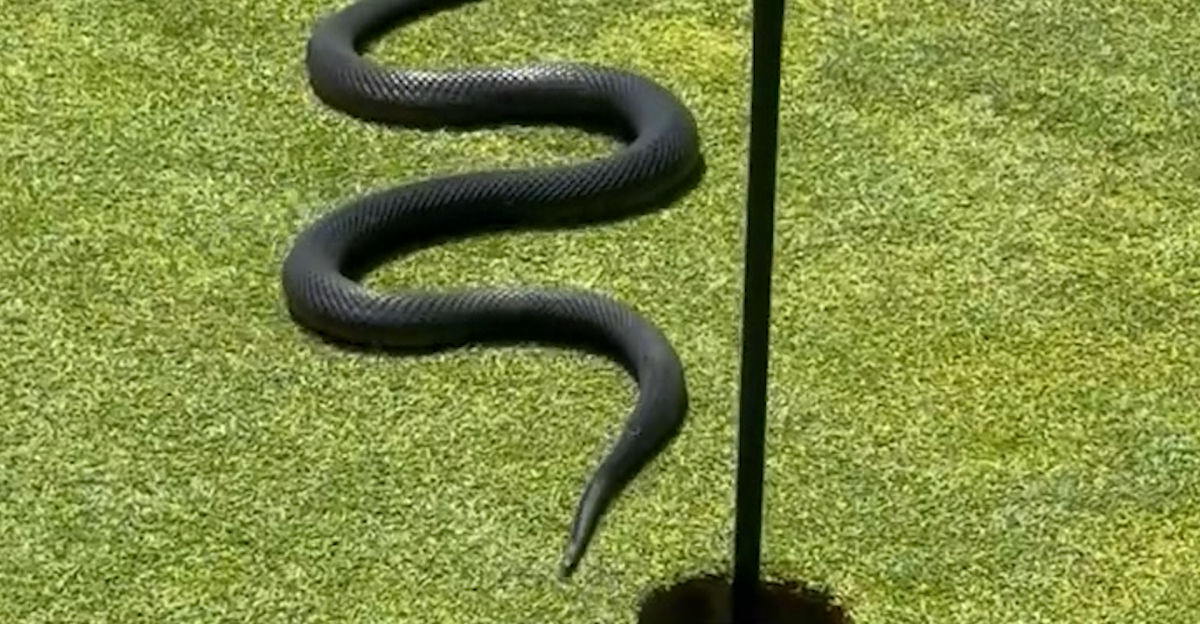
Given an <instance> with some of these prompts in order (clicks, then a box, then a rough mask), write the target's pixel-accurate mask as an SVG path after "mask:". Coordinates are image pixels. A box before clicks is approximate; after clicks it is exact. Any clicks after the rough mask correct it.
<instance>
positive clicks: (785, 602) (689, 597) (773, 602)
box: [638, 574, 853, 624]
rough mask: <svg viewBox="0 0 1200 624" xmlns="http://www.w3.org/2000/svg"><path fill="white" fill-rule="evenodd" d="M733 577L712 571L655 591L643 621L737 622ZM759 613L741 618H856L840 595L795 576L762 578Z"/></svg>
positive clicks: (775, 623)
mask: <svg viewBox="0 0 1200 624" xmlns="http://www.w3.org/2000/svg"><path fill="white" fill-rule="evenodd" d="M731 588H732V579H731V578H730V577H728V576H726V575H719V574H708V575H703V576H697V577H693V578H690V579H687V580H684V581H682V582H679V583H675V584H673V585H670V586H667V587H661V588H657V589H655V590H653V591H651V592H650V593H649V594H648V595H647V596H646V597H645V598H644V599H643V601H642V605H641V610H640V612H639V614H638V624H685V623H686V624H734V622H733V621H732V617H733V616H732V611H731V606H732V605H731V603H732V597H731V593H732V592H731ZM758 610H759V619H758V622H754V623H748V622H747V623H742V622H738V623H737V624H853V620H851V619H850V617H849V615H847V614H846V613H845V611H844V610H843V608H842V607H841V606H840V605H839V604H837V601H836V600H835V598H834V596H833V595H831V594H829V593H828V592H825V591H823V590H820V589H816V588H813V587H810V586H807V585H804V584H801V583H798V582H795V581H766V580H764V581H761V582H760V584H759V600H758Z"/></svg>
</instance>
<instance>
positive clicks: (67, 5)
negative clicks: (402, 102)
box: [0, 0, 1200, 624]
mask: <svg viewBox="0 0 1200 624" xmlns="http://www.w3.org/2000/svg"><path fill="white" fill-rule="evenodd" d="M790 4H791V6H790V12H789V14H788V20H789V22H788V25H787V51H786V55H785V60H786V69H785V84H784V102H783V106H782V137H781V162H780V173H781V180H780V189H779V191H780V194H779V197H780V204H779V206H778V223H777V250H776V256H775V257H776V273H775V294H774V316H773V326H774V331H773V356H772V362H771V366H772V368H771V380H772V384H771V409H770V414H771V418H772V420H771V423H770V437H769V445H770V446H769V452H770V457H769V460H768V461H769V465H768V472H767V475H768V488H769V490H768V494H767V496H768V500H767V514H768V516H767V524H768V526H767V534H766V542H765V548H766V551H765V558H766V564H767V566H768V571H769V572H770V574H771V575H773V576H774V575H787V576H792V577H796V578H800V579H803V580H807V581H810V582H813V583H817V584H821V585H824V586H826V587H828V588H829V589H831V590H832V591H834V592H835V593H836V594H837V595H838V596H840V597H841V598H842V600H843V601H844V603H845V604H846V606H847V607H848V609H849V610H850V613H851V615H852V617H854V619H855V621H856V622H859V623H860V624H901V623H918V622H921V623H924V622H929V623H934V624H941V623H952V622H953V623H972V624H976V623H983V622H996V623H1000V622H1004V623H1010V622H1046V623H1054V624H1067V623H1070V624H1084V623H1087V624H1091V623H1098V622H1128V623H1135V622H1145V623H1156V624H1165V623H1175V622H1178V623H1186V624H1193V623H1195V622H1197V621H1200V415H1198V414H1200V157H1198V156H1197V153H1198V152H1200V60H1198V59H1200V5H1196V4H1195V3H1192V2H1187V1H1185V0H1117V1H1107V2H1105V1H1101V0H1071V1H1054V2H1052V1H1050V0H1045V1H1039V0H1028V1H1023V2H1015V3H982V2H968V1H966V0H942V1H938V2H933V1H926V0H921V1H919V2H913V1H911V0H857V1H851V2H834V1H832V0H804V1H802V2H793V3H790ZM337 6H340V4H337V3H326V2H317V1H314V0H288V1H284V0H259V1H255V2H250V1H248V0H211V1H208V2H194V3H187V2H171V3H166V2H159V3H149V2H137V1H133V0H94V1H92V2H86V3H84V2H54V1H51V0H41V1H39V0H19V1H18V0H0V32H3V33H5V35H6V36H5V37H3V38H2V40H0V94H2V96H0V154H2V155H3V157H2V160H0V163H2V166H3V171H2V173H3V183H2V184H0V218H2V221H0V228H3V229H2V232H3V241H4V244H3V245H0V272H2V273H0V321H2V324H3V338H2V340H3V342H2V344H3V349H2V350H0V367H2V369H3V381H4V383H3V384H2V385H0V388H2V389H0V621H3V622H14V623H15V622H21V623H30V624H32V623H41V622H47V623H49V622H55V623H63V622H114V623H117V622H120V623H134V622H155V623H169V622H235V621H237V622H255V623H265V622H289V623H290V622H419V623H447V624H450V623H453V624H463V623H471V622H501V623H507V622H530V621H538V622H563V623H564V624H565V623H567V622H575V623H580V624H583V623H593V622H613V623H618V622H633V621H634V618H635V615H634V614H635V610H636V604H637V600H638V598H639V596H640V595H641V594H642V593H643V592H645V591H647V590H648V589H650V588H651V587H653V586H655V585H657V584H659V583H664V582H669V581H670V580H672V579H673V578H675V577H678V576H681V575H685V574H688V573H691V572H699V571H707V570H714V569H720V568H721V567H723V566H724V565H725V562H726V558H727V556H728V552H729V532H730V529H731V524H732V523H731V519H732V511H731V503H732V492H733V489H732V481H733V476H732V472H731V468H732V466H733V454H732V453H733V447H734V435H735V431H736V429H735V426H734V417H735V412H736V398H737V378H738V377H737V376H738V364H737V356H738V343H739V330H740V326H739V315H740V290H739V288H740V282H741V264H740V263H741V254H742V248H741V238H740V237H741V230H742V226H743V216H742V211H743V196H744V187H743V182H742V180H743V178H742V176H743V172H744V163H745V158H744V149H745V140H746V110H747V100H746V97H747V94H748V77H749V76H748V60H749V41H750V39H749V34H750V33H749V7H748V3H747V2H744V1H743V2H731V1H728V0H707V1H704V0H661V1H650V0H631V1H625V2H621V3H597V2H581V1H577V0H504V1H500V0H496V1H493V2H490V3H484V4H477V5H471V6H469V7H466V8H463V9H460V10H458V11H456V12H454V13H451V14H445V15H440V16H438V17H436V18H433V19H431V20H428V21H426V22H423V23H422V24H420V25H418V26H416V27H413V28H410V29H408V30H407V31H404V32H403V33H398V34H396V35H395V36H392V37H390V38H389V39H387V41H386V42H385V43H384V44H383V45H382V46H381V47H380V48H379V49H378V51H377V52H376V56H377V58H379V59H380V60H381V61H385V62H389V63H411V64H413V65H422V66H424V65H434V66H452V65H465V64H473V63H483V64H500V63H506V62H512V63H515V62H525V61H535V60H550V59H576V60H585V61H594V62H603V63H609V64H614V65H618V66H623V67H628V68H632V69H635V70H637V71H640V72H643V73H645V74H646V75H648V76H651V77H653V78H654V79H656V80H658V81H660V82H661V83H663V84H664V85H666V86H668V87H669V88H671V89H672V90H674V91H675V92H677V93H678V94H679V95H680V97H681V98H682V99H683V100H684V101H685V102H686V103H687V104H688V106H690V107H691V108H692V109H693V110H694V111H695V114H696V116H697V119H698V121H699V123H700V127H701V131H702V133H703V139H704V149H705V152H706V157H707V159H708V163H709V173H708V177H707V178H706V180H705V181H704V183H703V184H702V185H701V186H700V187H699V188H697V189H696V191H695V192H694V193H692V194H691V195H690V196H689V197H688V198H687V199H686V200H685V201H682V202H680V203H679V204H677V205H676V206H675V207H674V208H673V209H671V210H668V211H666V212H663V213H660V214H657V215H654V216H649V217H645V218H642V219H638V220H636V221H630V222H625V223H621V224H617V225H613V226H609V227H604V228H599V229H594V230H589V231H582V232H570V233H562V234H517V235H511V236H503V237H495V238H489V239H486V240H474V241H469V242H464V243H458V244H454V245H450V246H447V247H445V248H439V249H435V250H430V251H427V252H422V253H421V254H419V255H418V256H415V257H413V258H411V259H410V260H408V261H405V262H401V263H398V264H394V265H391V266H389V267H388V268H386V269H385V270H383V271H381V272H380V273H378V274H377V275H374V276H372V278H371V280H370V283H371V284H372V285H373V286H376V287H379V288H392V287H398V286H401V285H404V284H419V285H422V286H429V287H439V286H450V285H474V284H496V283H499V284H504V283H529V284H545V285H556V284H571V285H577V286H584V287H590V288H595V289H598V290H602V291H605V292H607V293H610V294H612V295H614V296H616V297H618V298H619V299H621V300H623V301H625V302H628V303H629V304H631V305H633V306H634V307H636V308H637V309H638V310H640V311H641V312H643V313H644V314H646V315H647V317H649V318H650V319H652V320H654V321H655V322H656V323H658V324H659V325H660V326H661V327H662V328H663V329H664V331H665V332H666V333H667V335H668V336H669V337H670V338H671V339H672V340H673V341H674V344H675V345H676V346H677V349H678V350H679V352H680V354H681V356H682V358H683V359H684V361H685V363H686V366H687V372H688V382H689V386H690V390H691V396H692V406H693V409H692V412H691V420H690V421H689V424H688V425H687V427H686V429H685V430H684V432H683V434H682V436H681V437H680V438H679V439H678V441H677V442H676V444H675V445H674V446H673V447H672V449H671V450H670V451H669V453H667V454H666V455H664V456H663V458H662V460H661V461H660V462H658V463H657V464H655V465H654V468H653V469H652V470H651V471H650V472H649V473H648V474H647V475H646V478H644V479H642V480H639V481H638V482H636V483H635V484H634V486H633V487H632V488H631V489H630V490H629V491H628V494H627V497H626V498H624V499H623V500H622V501H621V502H620V503H619V504H618V505H617V507H616V508H615V509H614V510H613V512H612V514H611V515H610V516H609V519H608V521H607V522H606V523H605V525H604V526H603V528H602V530H601V532H600V533H599V535H598V536H597V541H596V542H595V545H594V546H593V548H592V549H591V551H590V553H589V555H588V557H587V558H586V559H585V560H584V562H583V565H582V567H581V569H580V572H579V573H578V575H577V576H576V578H575V579H574V580H572V581H571V582H570V583H567V584H560V583H558V582H557V581H556V580H555V579H554V570H555V567H556V565H557V562H558V558H559V556H560V554H561V550H562V547H563V545H564V542H565V539H566V531H567V527H568V522H569V520H570V517H571V514H572V513H573V511H574V505H575V501H576V497H577V496H578V494H579V491H580V489H581V487H582V484H583V481H584V479H585V477H586V476H587V474H588V473H589V472H590V471H591V469H592V467H593V466H595V465H596V462H597V461H598V459H599V458H600V456H601V455H602V453H603V452H604V451H605V450H606V448H607V446H608V444H609V442H610V440H611V438H612V436H613V435H614V434H615V432H616V431H617V430H618V428H619V426H620V424H621V421H622V420H623V419H624V417H625V415H626V413H627V412H628V410H629V408H630V406H631V405H632V401H633V396H634V395H633V392H634V388H633V386H632V384H631V383H630V380H628V379H627V378H626V377H625V376H624V374H623V373H621V372H620V370H619V369H618V368H617V367H616V366H614V365H613V364H611V363H609V362H607V361H604V360H599V359H596V358H592V357H588V356H583V355H577V354H573V353H564V352H558V351H554V350H550V349H540V348H530V349H516V348H505V349H498V350H497V349H486V350H469V351H462V352H456V353H451V354H446V355H442V356H436V357H425V358H415V359H388V358H379V357H364V356H359V355H353V354H348V353H345V352H342V351H338V350H336V349H332V348H329V347H326V346H323V345H321V344H318V343H314V342H313V341H311V340H309V339H307V338H305V337H304V336H303V335H302V334H301V333H300V332H299V331H298V330H297V329H296V328H295V327H294V325H293V324H292V323H291V321H290V320H289V319H288V317H287V315H286V313H285V311H284V308H283V303H282V295H281V292H280V290H279V285H278V283H279V280H278V275H279V269H280V264H281V261H282V259H283V256H284V254H285V253H286V250H287V248H288V246H289V245H290V243H291V240H292V239H293V237H294V236H295V234H296V233H297V232H298V231H299V230H300V229H302V228H303V227H304V226H305V225H307V224H308V223H310V222H311V221H312V220H313V219H314V218H315V217H316V215H318V214H319V213H321V212H323V211H325V210H328V209H330V208H331V207H332V206H334V205H336V204H337V203H338V202H339V201H341V200H343V199H346V198H348V197H350V196H351V195H353V194H355V193H359V192H364V191H367V190H369V189H374V188H380V187H382V186H385V185H390V184H395V183H400V182H403V181H406V180H413V179H416V178H419V177H422V176H426V175H433V174H436V173H441V172H450V171H463V170H469V169H483V168H488V167H495V166H500V167H511V166H518V165H522V164H532V163H547V162H566V161H568V160H572V159H578V158H586V157H590V156H597V155H600V154H603V153H605V150H608V149H610V146H609V145H608V144H607V143H606V142H605V141H603V140H601V139H599V138H596V137H589V136H586V135H584V134H582V133H580V132H576V131H565V130H564V131H559V130H545V129H539V130H518V129H513V130H511V131H503V132H493V133H481V134H475V135H466V136H463V135H449V134H446V135H440V134H430V133H419V132H414V131H386V130H383V129H379V128H374V127H369V126H366V125H363V124H360V123H357V122H355V121H353V120H350V119H348V118H345V117H343V116H341V115H339V114H337V113H333V112H330V111H328V110H326V109H324V108H322V107H321V106H320V105H318V104H316V103H315V102H314V101H313V100H312V98H311V97H310V95H309V93H308V91H307V87H306V84H305V81H304V75H303V67H302V60H303V46H304V42H305V39H306V36H307V34H308V32H309V30H310V28H311V27H312V24H313V22H314V20H315V19H317V18H318V17H319V16H320V15H322V14H324V13H325V12H327V11H329V10H331V9H333V8H336V7H337Z"/></svg>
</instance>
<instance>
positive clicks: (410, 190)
mask: <svg viewBox="0 0 1200 624" xmlns="http://www.w3.org/2000/svg"><path fill="white" fill-rule="evenodd" d="M468 1H470V0H362V1H360V2H357V3H355V4H352V5H350V6H347V7H345V8H343V9H341V10H339V11H336V12H334V13H332V14H331V15H329V16H327V17H326V18H324V19H323V20H321V21H320V22H319V24H318V25H317V27H316V28H315V30H314V31H313V33H312V35H311V38H310V39H309V41H308V45H307V53H306V62H307V69H308V79H309V85H310V86H311V88H312V90H313V92H314V93H315V94H316V96H317V97H318V98H319V99H320V100H321V101H322V102H324V103H325V104H326V105H328V106H330V107H332V108H335V109H338V110H340V111H343V112H345V113H347V114H349V115H351V116H353V117H355V118H358V119H360V120H363V121H367V122H372V123H379V124H385V125H396V126H402V127H409V128H422V129H438V128H448V129H459V130H468V129H481V128H485V127H491V126H498V125H503V124H517V123H526V124H531V123H536V124H556V125H566V126H574V127H577V128H581V129H584V130H589V131H600V132H604V133H606V134H609V135H611V136H613V137H614V138H616V139H618V140H619V141H620V142H621V144H622V145H621V149H619V150H617V151H616V152H615V153H613V154H612V155H610V156H607V157H605V158H602V159H598V160H594V161H588V162H582V163H578V164H572V165H570V166H561V167H542V168H528V169H520V170H516V169H514V170H494V171H484V172H477V173H468V174H462V175H446V176H442V177H438V178H433V179H426V180H423V181H419V182H416V183H412V184H407V185H404V186H400V187H396V188H390V189H386V190H382V191H378V192H374V193H371V194H368V195H365V196H363V197H359V198H356V199H354V200H353V201H351V202H349V203H347V204H346V205H343V206H341V207H340V208H339V209H337V210H335V211H333V212H331V213H329V214H328V215H326V216H324V217H323V218H321V219H319V220H318V221H317V222H316V223H315V224H313V225H312V226H311V227H309V228H308V229H306V230H304V231H303V232H302V233H301V234H300V235H299V236H298V237H297V240H296V241H295V245H294V246H293V248H292V250H291V252H290V253H289V255H288V256H287V258H286V260H285V261H284V264H283V275H282V286H283V291H284V294H285V297H286V299H287V306H288V309H289V313H290V315H291V317H292V318H293V319H294V320H295V321H296V322H297V323H298V324H300V325H301V326H302V327H304V328H305V329H307V330H309V331H310V332H313V333H315V334H317V335H319V336H321V337H323V338H326V339H328V340H332V341H334V342H337V343H342V344H345V345H347V346H351V347H356V348H367V349H383V350H385V351H396V350H399V351H401V352H408V353H412V352H416V353H430V352H433V351H439V350H444V349H450V348H456V347H462V346H466V345H468V344H477V343H508V344H518V343H526V342H535V343H547V344H551V345H560V346H569V347H572V348H577V349H583V350H586V351H589V352H593V353H599V354H602V355H605V356H607V357H610V358H612V359H614V360H615V361H617V362H619V363H620V364H622V365H623V366H624V368H625V369H626V370H627V371H628V372H629V374H630V375H632V376H633V377H634V379H636V381H637V383H638V388H639V390H638V399H637V403H636V405H635V407H634V409H633V412H632V414H631V415H630V416H629V417H628V419H627V421H626V423H625V427H624V429H623V431H622V433H621V435H620V437H619V439H618V440H617V441H616V443H615V444H614V446H613V448H612V450H611V451H610V452H609V454H608V455H607V456H606V457H605V459H604V461H603V462H602V463H601V465H600V466H599V468H597V470H596V471H595V473H594V474H593V476H592V478H591V480H590V481H589V482H588V483H587V486H586V489H585V490H584V492H583V494H582V498H581V500H580V502H579V506H578V509H577V511H576V515H575V520H574V523H573V526H572V528H571V532H570V540H569V542H568V545H567V548H566V552H565V554H564V557H563V561H562V564H561V568H560V570H559V574H560V576H561V577H563V578H565V577H567V576H569V575H570V574H571V573H572V572H573V571H574V570H575V568H576V566H577V565H578V563H579V560H580V559H581V558H582V556H583V554H584V552H585V550H586V549H587V546H588V544H589V543H590V541H591V539H592V535H593V533H594V531H595V530H596V526H597V523H598V522H599V521H600V519H601V518H602V516H603V515H604V513H605V512H606V510H607V509H608V507H609V506H610V505H611V503H612V502H613V500H614V499H615V498H616V497H617V496H618V495H619V494H620V492H621V491H622V490H623V489H624V488H625V486H626V485H627V484H628V483H629V482H630V481H631V480H632V479H634V478H635V477H636V476H637V475H638V474H639V473H640V472H641V471H642V470H643V469H644V468H645V466H646V465H647V464H648V463H649V462H651V461H652V460H653V459H654V458H655V457H656V456H657V455H658V454H659V453H661V452H662V450H663V449H664V448H665V447H666V446H667V444H668V443H669V442H670V441H671V440H672V439H673V438H674V437H675V436H676V435H677V434H678V432H679V430H680V427H681V426H682V424H683V421H684V418H685V414H686V411H687V403H688V399H687V389H686V385H685V383H684V374H683V366H682V364H681V362H680V360H679V357H678V355H677V354H676V352H675V350H674V349H673V348H672V346H671V345H670V344H669V343H668V341H667V339H666V338H665V336H664V335H663V334H662V332H661V331H660V330H659V329H658V328H656V327H655V326H653V325H652V324H651V323H649V322H647V321H646V320H645V319H643V318H642V317H641V316H639V315H638V314H637V313H636V312H635V311H633V310H632V309H630V308H629V307H627V306H625V305H623V304H621V303H618V302H617V301H614V300H613V299H611V298H608V297H605V296H601V295H599V294H595V293H591V292H579V291H574V290H535V289H473V290H460V291H451V292H445V291H443V292H428V291H420V290H405V291H403V292H398V293H390V294H378V293H373V292H371V291H370V290H368V289H367V288H365V287H364V286H363V285H362V284H361V283H360V279H361V278H362V277H363V276H365V275H366V274H367V273H368V272H369V271H371V270H373V269H374V268H376V267H378V266H380V265H381V264H383V263H384V262H386V261H388V260H390V259H392V258H395V257H397V256H399V255H401V254H402V253H405V252H411V251H414V250H416V249H418V248H420V247H427V246H430V245H433V244H436V243H440V242H446V241H449V240H452V239H458V238H462V237H466V236H472V235H480V234H483V233H485V232H498V231H501V230H511V229H526V230H532V229H548V228H557V227H568V226H582V225H585V224H590V223H599V222H602V221H611V220H614V219H617V218H620V217H627V216H633V215H635V214H638V213H644V212H646V211H648V210H652V209H659V208H662V207H665V206H666V205H667V204H669V203H671V202H673V201H675V200H677V199H678V198H680V197H681V196H682V195H683V194H684V193H686V192H687V191H688V190H690V189H691V188H692V187H693V186H694V185H695V183H697V182H698V181H699V179H700V177H701V176H702V175H703V172H704V169H705V165H704V160H703V158H702V156H701V153H700V148H699V139H698V133H697V129H696V123H695V120H694V118H693V117H692V115H691V113H690V112H689V111H688V110H687V109H686V108H685V107H684V106H683V105H682V104H681V103H680V102H679V100H677V99H676V98H675V97H674V96H673V95H672V94H671V93H670V92H669V91H667V90H666V89H664V88H662V87H661V86H659V85H657V84H655V83H653V82H651V81H649V80H647V79H646V78H643V77H641V76H638V75H636V74H633V73H629V72H625V71H619V70H615V69H610V68H605V67H599V66H594V65H588V64H575V63H548V64H537V65H525V66H517V67H497V68H471V69H460V70H436V71H434V70H415V69H396V68H385V67H382V66H380V65H377V64H374V63H372V62H371V61H369V60H368V59H366V58H365V56H364V55H365V53H366V51H367V50H368V48H369V47H370V46H371V45H372V44H373V42H375V41H376V40H378V39H379V38H381V37H382V36H383V35H385V34H386V33H387V32H388V31H390V30H392V29H393V28H395V27H397V26H399V25H401V24H404V23H409V22H412V21H414V20H416V19H418V18H420V17H422V16H425V15H429V14H432V13H434V12H438V11H441V10H445V9H447V8H450V7H453V6H457V5H461V4H465V3H466V2H468Z"/></svg>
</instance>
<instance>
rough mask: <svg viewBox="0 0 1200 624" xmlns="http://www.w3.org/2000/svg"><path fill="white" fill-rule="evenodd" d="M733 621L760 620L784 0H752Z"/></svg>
mask: <svg viewBox="0 0 1200 624" xmlns="http://www.w3.org/2000/svg"><path fill="white" fill-rule="evenodd" d="M753 2H754V7H753V8H754V22H753V44H752V45H753V59H752V62H751V87H750V149H749V152H750V156H749V164H748V169H749V170H748V174H747V198H746V232H745V237H746V238H745V270H744V271H745V272H744V283H743V288H744V294H743V307H742V372H741V396H740V414H739V417H738V458H737V502H736V520H735V526H734V574H733V616H734V617H733V621H734V622H735V623H736V624H759V622H758V616H757V613H756V609H755V607H756V600H757V593H758V584H759V564H760V559H761V540H762V506H763V464H764V444H765V439H764V438H765V434H766V407H767V360H768V343H769V328H770V311H771V310H770V308H771V263H772V251H773V249H772V247H773V245H774V241H773V238H774V220H775V176H776V158H777V151H778V134H779V132H778V125H779V82H780V77H779V73H780V64H781V56H782V48H783V15H784V2H783V0H753Z"/></svg>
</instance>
